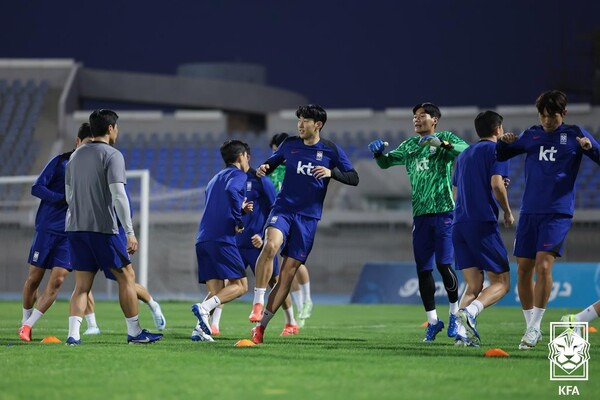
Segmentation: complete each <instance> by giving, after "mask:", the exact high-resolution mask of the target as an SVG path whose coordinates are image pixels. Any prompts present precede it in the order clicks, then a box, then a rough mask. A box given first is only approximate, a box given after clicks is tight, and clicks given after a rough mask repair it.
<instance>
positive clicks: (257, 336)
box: [250, 325, 265, 344]
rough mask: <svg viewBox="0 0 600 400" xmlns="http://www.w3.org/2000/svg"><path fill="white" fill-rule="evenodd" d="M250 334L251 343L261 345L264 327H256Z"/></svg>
mask: <svg viewBox="0 0 600 400" xmlns="http://www.w3.org/2000/svg"><path fill="white" fill-rule="evenodd" d="M250 333H251V334H252V341H253V342H254V344H261V343H262V342H263V335H264V334H265V327H264V326H262V325H256V326H255V327H254V328H252V330H251V331H250Z"/></svg>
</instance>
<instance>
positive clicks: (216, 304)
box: [200, 296, 221, 312]
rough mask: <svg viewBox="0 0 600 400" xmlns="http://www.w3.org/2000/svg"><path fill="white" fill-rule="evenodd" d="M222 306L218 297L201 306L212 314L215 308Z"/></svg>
mask: <svg viewBox="0 0 600 400" xmlns="http://www.w3.org/2000/svg"><path fill="white" fill-rule="evenodd" d="M219 304H221V300H219V298H218V297H217V296H213V297H211V298H210V299H208V300H206V301H205V302H204V303H202V304H200V306H201V307H202V308H204V309H205V310H206V311H207V312H211V311H212V310H214V309H215V308H217V307H219Z"/></svg>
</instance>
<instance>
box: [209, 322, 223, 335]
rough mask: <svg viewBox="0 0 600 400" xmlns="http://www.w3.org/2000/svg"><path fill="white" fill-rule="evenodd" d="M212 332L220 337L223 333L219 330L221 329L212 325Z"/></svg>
mask: <svg viewBox="0 0 600 400" xmlns="http://www.w3.org/2000/svg"><path fill="white" fill-rule="evenodd" d="M210 331H211V332H212V335H213V336H219V335H220V334H221V331H220V330H219V328H218V327H217V326H215V325H211V326H210Z"/></svg>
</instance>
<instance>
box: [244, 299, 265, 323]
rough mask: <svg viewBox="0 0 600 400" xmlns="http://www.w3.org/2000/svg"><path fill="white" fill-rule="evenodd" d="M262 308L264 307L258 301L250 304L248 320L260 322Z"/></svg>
mask: <svg viewBox="0 0 600 400" xmlns="http://www.w3.org/2000/svg"><path fill="white" fill-rule="evenodd" d="M263 308H264V305H262V304H260V303H256V304H254V305H253V306H252V312H251V313H250V316H249V317H248V319H249V320H250V322H260V320H261V319H262V315H263Z"/></svg>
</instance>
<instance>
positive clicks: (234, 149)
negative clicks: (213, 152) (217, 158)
mask: <svg viewBox="0 0 600 400" xmlns="http://www.w3.org/2000/svg"><path fill="white" fill-rule="evenodd" d="M249 150H250V146H248V143H244V142H242V141H241V140H235V139H234V140H227V141H226V142H225V143H223V144H222V145H221V148H220V149H219V151H220V152H221V157H222V158H223V161H225V164H226V165H230V164H233V163H234V162H235V160H237V158H238V156H239V155H240V154H244V153H246V152H248V151H249Z"/></svg>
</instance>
